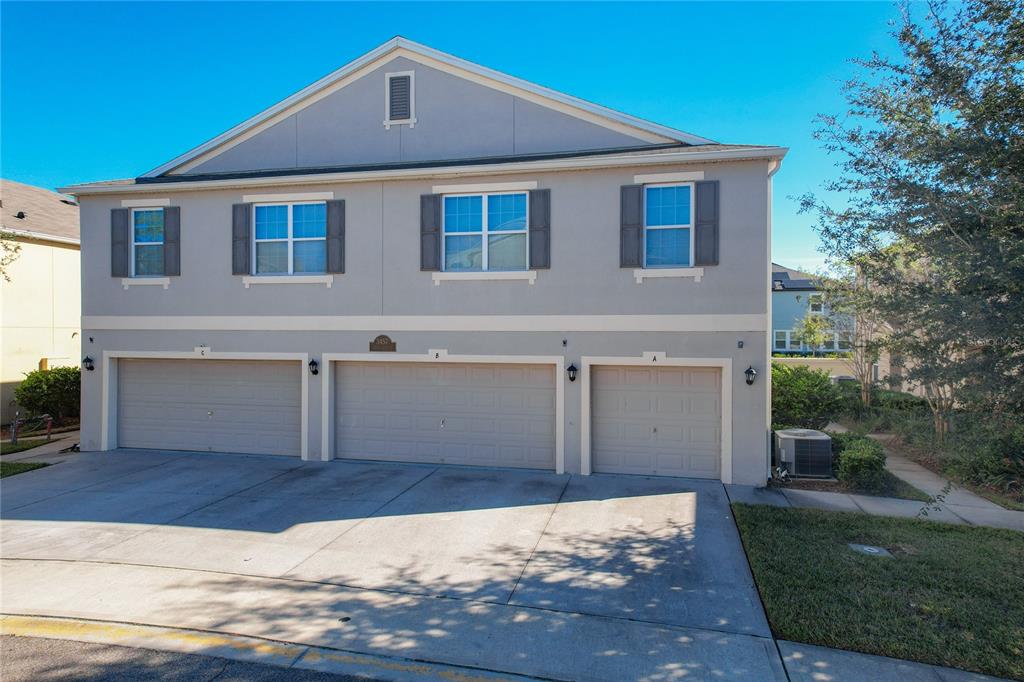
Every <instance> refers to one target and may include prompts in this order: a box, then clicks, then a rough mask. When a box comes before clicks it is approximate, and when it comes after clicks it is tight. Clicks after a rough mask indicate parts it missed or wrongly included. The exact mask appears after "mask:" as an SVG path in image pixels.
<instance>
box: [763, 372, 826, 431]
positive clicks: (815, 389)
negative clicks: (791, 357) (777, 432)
mask: <svg viewBox="0 0 1024 682" xmlns="http://www.w3.org/2000/svg"><path fill="white" fill-rule="evenodd" d="M842 404H843V403H842V397H841V395H840V393H839V390H838V389H837V388H836V386H835V385H834V384H833V383H832V381H831V380H830V379H829V376H828V373H827V372H824V371H821V370H813V369H810V368H809V367H807V366H804V365H793V366H790V365H783V364H779V363H772V428H773V429H780V428H791V427H797V428H803V429H823V428H825V426H826V425H828V423H829V422H830V421H833V420H834V419H836V418H838V417H839V415H840V413H841V411H842Z"/></svg>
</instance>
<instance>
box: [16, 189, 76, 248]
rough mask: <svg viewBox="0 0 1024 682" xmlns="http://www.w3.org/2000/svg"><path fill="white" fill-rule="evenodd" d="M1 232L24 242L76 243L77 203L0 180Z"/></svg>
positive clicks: (62, 196)
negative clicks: (22, 239)
mask: <svg viewBox="0 0 1024 682" xmlns="http://www.w3.org/2000/svg"><path fill="white" fill-rule="evenodd" d="M19 216H20V217H19ZM0 229H3V231H4V232H10V233H13V234H14V235H16V236H18V237H23V238H25V239H33V240H37V241H50V242H59V243H62V244H78V243H79V230H78V204H77V203H75V201H74V199H72V198H70V197H66V196H64V195H63V194H57V193H56V192H51V191H50V190H48V189H43V188H42V187H33V186H32V185H25V184H23V183H20V182H14V181H13V180H0Z"/></svg>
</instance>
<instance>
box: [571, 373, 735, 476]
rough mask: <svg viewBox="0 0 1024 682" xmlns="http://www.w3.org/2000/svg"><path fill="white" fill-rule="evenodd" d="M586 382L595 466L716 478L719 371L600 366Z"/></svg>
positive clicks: (615, 470) (601, 469)
mask: <svg viewBox="0 0 1024 682" xmlns="http://www.w3.org/2000/svg"><path fill="white" fill-rule="evenodd" d="M591 381H592V388H591V459H592V463H593V469H594V471H598V472H608V473H632V474H648V475H652V474H653V475H668V476H695V477H702V478H718V477H719V466H720V460H721V456H720V452H721V414H722V412H721V409H722V406H721V394H720V391H721V372H720V370H719V369H717V368H703V367H628V366H625V367H614V366H599V367H595V368H593V369H592V370H591Z"/></svg>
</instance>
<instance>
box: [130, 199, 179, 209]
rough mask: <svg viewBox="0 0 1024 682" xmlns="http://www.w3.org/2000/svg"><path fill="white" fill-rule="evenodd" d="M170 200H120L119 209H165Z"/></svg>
mask: <svg viewBox="0 0 1024 682" xmlns="http://www.w3.org/2000/svg"><path fill="white" fill-rule="evenodd" d="M170 205H171V200H170V199H168V198H163V199H122V200H121V208H166V207H168V206H170Z"/></svg>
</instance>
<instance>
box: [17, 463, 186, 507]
mask: <svg viewBox="0 0 1024 682" xmlns="http://www.w3.org/2000/svg"><path fill="white" fill-rule="evenodd" d="M186 457H188V455H181V456H180V457H174V458H173V459H169V460H167V461H166V462H160V463H159V464H154V465H152V466H148V467H143V468H141V469H136V470H135V471H129V472H128V473H125V474H118V475H117V476H111V477H110V478H108V479H106V480H104V481H100V482H99V483H90V484H89V485H83V486H82V487H80V488H69V489H68V490H62V491H60V492H59V493H54V494H53V495H50V496H49V497H43V498H41V499H38V500H34V501H32V502H28V503H26V504H19V505H18V506H16V507H11V508H10V509H6V510H4V514H5V515H6V514H9V513H10V512H12V511H15V510H18V509H22V508H24V507H28V506H29V505H33V504H37V503H39V502H46V501H47V500H52V499H53V498H55V497H60V496H61V495H68V494H70V493H78V492H89V488H95V487H96V486H98V485H103V484H105V483H109V482H111V481H116V480H117V479H119V478H124V477H125V476H134V475H135V474H137V473H140V472H143V471H149V470H150V469H159V468H160V467H162V466H166V465H168V464H170V463H171V462H177V461H178V460H181V459H185V458H186ZM65 462H67V460H64V461H62V462H58V463H57V464H56V466H59V465H61V464H64V463H65ZM8 485H10V484H8Z"/></svg>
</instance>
